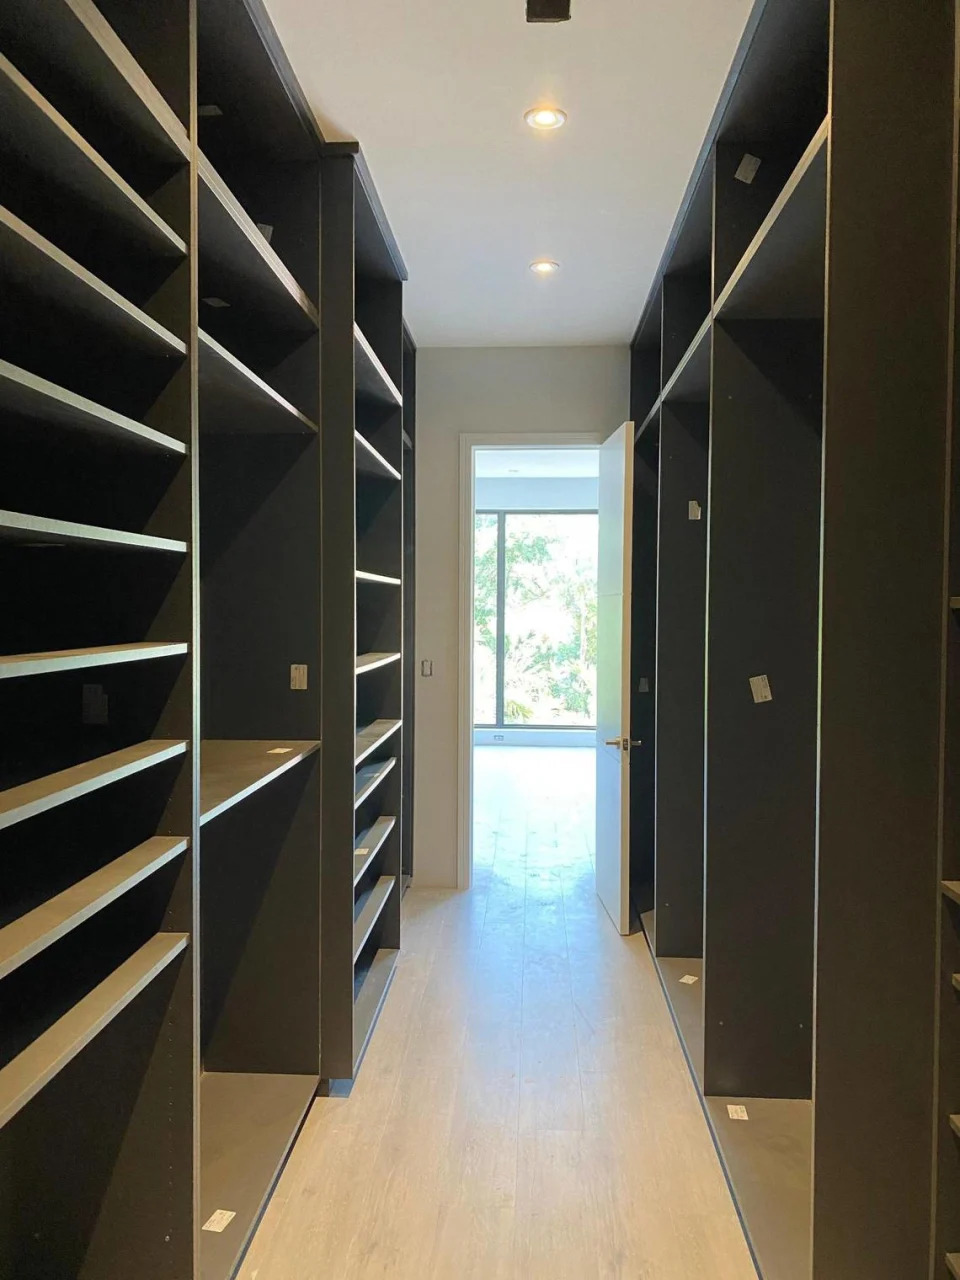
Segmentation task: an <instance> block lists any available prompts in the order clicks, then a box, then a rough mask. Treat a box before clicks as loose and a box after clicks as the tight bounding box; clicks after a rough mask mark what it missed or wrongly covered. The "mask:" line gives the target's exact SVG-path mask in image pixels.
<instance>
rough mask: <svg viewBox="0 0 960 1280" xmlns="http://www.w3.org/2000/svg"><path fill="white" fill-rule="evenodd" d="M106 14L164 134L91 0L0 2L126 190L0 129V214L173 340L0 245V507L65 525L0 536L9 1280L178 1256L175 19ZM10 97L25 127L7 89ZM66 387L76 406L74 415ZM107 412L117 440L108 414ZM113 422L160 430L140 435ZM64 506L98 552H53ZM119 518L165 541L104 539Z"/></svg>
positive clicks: (186, 557)
mask: <svg viewBox="0 0 960 1280" xmlns="http://www.w3.org/2000/svg"><path fill="white" fill-rule="evenodd" d="M104 11H105V13H106V16H107V18H108V19H109V18H110V17H112V16H116V17H118V18H122V19H123V21H122V23H121V31H120V35H121V36H122V37H123V38H124V39H125V40H126V41H127V44H128V45H129V46H130V47H131V48H132V49H133V50H134V53H135V54H136V55H137V56H140V55H142V54H143V53H144V51H145V50H147V49H148V48H149V47H150V46H152V47H153V52H154V55H155V57H154V58H153V59H152V60H151V59H149V58H146V59H145V60H144V65H146V66H147V70H148V72H149V74H151V75H153V76H155V77H156V83H157V84H158V86H159V90H160V95H161V97H160V104H161V105H160V107H159V108H158V109H159V110H160V111H161V112H162V113H166V114H165V115H164V119H165V120H168V121H169V127H170V129H172V130H174V131H175V135H176V136H175V137H174V136H173V134H171V133H169V132H166V126H158V127H157V129H156V133H155V135H154V138H153V141H152V142H151V141H148V140H147V138H146V134H145V132H143V131H141V125H142V122H143V121H145V120H147V118H148V117H149V115H150V112H149V111H148V110H145V109H144V108H143V107H142V101H143V98H142V95H144V94H145V93H148V92H150V91H151V89H152V87H151V86H150V85H149V82H148V81H147V80H146V77H145V76H144V75H143V73H142V71H141V70H140V69H139V68H137V67H134V71H135V74H134V75H133V76H132V79H131V80H130V81H128V90H127V91H126V92H125V93H124V94H121V95H120V97H119V99H118V101H117V102H116V103H115V105H114V107H113V109H112V110H105V109H104V105H103V97H102V93H103V86H104V84H106V83H107V82H108V81H109V80H110V75H111V71H110V67H111V63H110V56H111V55H110V49H109V47H108V46H107V45H106V44H105V43H103V42H101V40H100V39H99V36H98V34H97V31H96V30H93V31H91V29H90V27H89V26H88V25H85V23H86V22H88V21H89V20H90V19H91V18H95V19H97V20H98V21H102V19H100V15H99V14H97V13H96V12H95V11H92V6H89V7H87V6H78V7H77V15H79V16H77V15H66V14H64V13H61V12H54V6H51V5H49V4H40V3H38V4H35V5H30V6H27V7H24V6H21V5H19V4H18V3H12V4H11V5H10V6H5V7H4V13H3V14H2V15H0V53H2V54H3V55H4V56H5V57H6V58H8V59H9V60H10V62H12V63H14V65H15V67H16V71H15V72H13V73H8V71H7V69H6V68H4V71H3V76H4V79H5V82H8V81H10V78H11V76H13V77H14V79H15V77H16V76H17V75H19V76H20V77H23V78H25V79H26V80H27V81H28V82H29V87H30V91H31V92H32V93H34V94H36V93H39V94H41V95H43V96H44V97H46V98H47V100H48V101H51V102H52V103H53V105H54V106H55V108H56V110H58V111H59V112H60V113H61V114H62V115H63V117H64V118H65V119H66V120H67V121H68V122H69V123H70V124H72V125H73V126H74V127H75V128H78V129H79V130H80V131H81V133H84V132H85V130H86V127H87V125H89V126H90V130H89V136H85V141H86V143H88V144H89V145H92V146H95V147H97V148H99V149H100V152H101V154H102V155H103V156H104V158H105V159H106V161H107V163H108V164H112V165H114V166H115V167H116V168H117V169H119V170H120V171H121V173H123V175H124V176H125V177H126V178H127V179H128V181H130V183H131V184H132V187H133V190H134V192H135V195H134V196H131V197H129V198H127V199H118V200H113V198H112V192H111V189H110V187H111V184H113V186H116V183H115V182H114V180H113V178H112V177H111V178H110V179H109V180H105V181H104V183H103V185H102V187H101V188H99V189H94V187H93V186H92V185H90V186H86V187H85V186H84V185H83V184H82V183H81V184H79V185H72V179H71V175H70V174H69V173H66V172H64V171H63V170H62V169H61V168H60V167H58V166H57V165H56V164H54V163H53V162H52V161H51V155H50V154H49V153H48V152H47V151H45V150H44V148H42V147H37V148H22V147H21V148H20V149H19V150H18V149H17V148H16V146H14V147H13V148H12V150H11V149H9V145H8V144H9V142H10V136H11V135H10V133H9V131H8V132H6V135H5V136H6V142H5V144H4V146H5V148H7V149H6V150H5V152H4V155H3V157H2V159H0V204H2V205H4V206H6V207H11V208H14V209H16V210H19V216H21V217H23V219H24V220H25V221H26V222H27V224H28V226H30V227H31V228H32V229H33V230H36V231H38V232H39V233H40V234H42V235H45V236H46V237H47V238H48V239H50V240H51V241H52V242H53V244H54V245H55V246H56V248H57V249H59V250H60V251H61V252H63V253H66V254H68V255H69V256H71V257H73V258H75V259H76V260H77V261H78V262H79V263H80V266H81V267H84V268H86V269H87V270H88V271H92V272H93V273H94V274H95V275H99V276H100V277H101V278H102V279H104V280H105V281H106V282H107V283H111V284H113V287H115V288H116V289H118V290H119V292H120V294H121V295H122V298H123V299H124V300H125V302H126V303H132V304H133V306H134V307H140V308H142V310H143V312H144V313H146V314H147V315H148V316H149V317H151V318H152V319H153V320H156V321H159V322H160V323H161V324H162V325H163V326H164V328H165V329H166V330H167V331H168V334H169V335H172V337H173V339H174V341H175V342H176V343H177V346H176V348H174V347H173V346H172V345H169V344H168V349H167V350H166V351H160V350H159V349H154V351H152V352H150V353H148V352H147V350H146V349H145V347H144V346H143V345H142V342H141V341H140V340H139V339H138V335H137V332H136V330H135V329H131V328H126V329H123V328H122V327H121V326H120V325H119V321H120V317H121V312H122V310H123V308H124V303H120V304H118V305H117V307H116V308H115V310H114V313H113V315H111V314H109V313H108V312H102V311H101V312H98V313H94V312H93V311H92V310H88V304H89V305H92V291H91V292H90V293H88V294H86V295H84V294H83V292H82V291H81V292H80V293H78V294H77V295H76V296H77V299H78V300H77V302H76V304H75V305H74V307H73V308H71V307H68V306H65V305H64V304H63V301H62V298H61V296H60V293H59V291H55V292H54V293H52V295H50V296H49V297H45V298H42V299H41V298H40V297H39V296H36V295H35V294H34V292H33V290H34V285H35V283H36V279H37V278H36V277H28V279H27V282H26V284H22V285H19V286H17V285H15V284H14V283H13V282H12V281H10V280H8V279H7V273H8V272H9V269H10V266H11V262H10V261H9V260H7V261H5V262H4V264H3V266H2V267H0V273H2V274H3V276H4V282H3V283H0V292H2V293H3V294H4V297H5V304H6V305H5V307H4V311H5V315H4V319H3V321H2V322H0V360H3V361H5V362H8V363H9V365H11V366H14V368H13V370H12V372H11V370H10V369H9V368H7V369H6V370H5V378H4V382H3V386H2V389H0V448H2V451H3V452H4V453H5V454H6V455H8V456H9V457H17V458H18V461H19V462H20V465H18V466H17V467H10V468H8V470H7V473H6V474H5V477H4V481H3V485H4V495H3V504H2V505H4V506H5V507H6V508H8V509H11V510H14V511H19V512H22V513H25V514H27V515H28V516H36V517H46V518H47V519H52V520H58V521H62V522H63V525H62V531H63V534H64V536H63V537H62V538H61V539H58V540H57V541H58V542H59V545H52V546H49V547H46V548H38V547H37V546H32V547H31V546H30V545H25V544H24V543H23V542H22V541H21V542H20V543H18V542H17V540H16V539H14V540H12V541H11V540H7V541H5V543H4V547H3V551H2V555H0V617H2V620H0V663H3V664H6V663H8V662H9V661H10V655H15V654H17V653H26V654H29V653H34V652H38V651H40V652H46V653H47V654H48V656H49V665H46V666H41V667H40V668H39V669H38V670H37V671H36V673H35V674H32V675H30V676H25V677H20V678H18V676H17V673H16V671H12V670H9V669H5V670H4V672H3V674H4V675H5V676H10V677H12V678H8V679H4V680H3V681H2V682H0V698H2V703H3V712H2V714H0V726H2V728H0V812H2V814H3V817H2V819H0V859H2V861H3V865H4V875H3V884H2V887H0V954H2V957H3V959H2V967H0V974H2V976H0V1024H2V1027H3V1031H2V1034H0V1061H2V1066H0V1220H2V1223H3V1226H2V1227H0V1274H2V1275H4V1276H10V1277H14V1276H16V1277H17V1280H74V1277H76V1276H79V1275H83V1276H85V1277H89V1280H112V1277H115V1276H118V1275H134V1274H136V1275H140V1276H144V1277H147V1278H148V1280H175V1278H179V1277H183V1276H189V1275H192V1274H193V1273H194V1261H195V1258H194V1225H195V1224H194V1193H193V1188H194V1136H195V1124H196V1071H195V1058H194V1052H195V1035H194V1030H195V1021H194V1016H195V999H196V990H195V973H196V967H195V958H196V951H195V947H194V945H193V942H192V939H193V937H194V925H195V903H196V803H195V801H196V785H197V760H196V756H195V753H194V751H193V749H192V747H193V743H194V742H195V741H196V729H197V711H196V688H197V667H196V661H197V651H196V639H197V619H196V617H195V611H194V600H195V594H194V591H195V575H196V560H195V556H194V552H193V547H194V533H195V527H194V519H195V483H194V473H193V461H192V455H193V445H194V439H195V426H196V422H195V363H194V351H193V344H192V332H193V326H194V312H193V307H194V299H195V288H194V282H195V276H194V271H195V252H194V251H195V244H194V205H193V200H192V187H191V181H190V175H191V170H190V163H189V161H190V140H189V130H190V123H191V122H190V99H191V85H192V76H193V47H194V38H195V33H194V6H193V4H192V3H190V2H189V0H176V2H175V3H173V4H171V5H169V6H166V8H165V12H164V17H163V21H162V22H161V23H160V25H159V29H157V28H156V27H155V25H154V16H155V15H152V14H151V13H149V12H148V11H147V8H146V7H145V6H136V5H132V6H128V7H127V10H126V11H125V12H124V13H123V14H122V15H118V14H113V6H111V5H109V4H105V5H104ZM68 31H69V32H70V34H68ZM73 51H76V53H77V55H78V56H77V57H76V59H74V58H73V57H72V56H71V54H72V53H73ZM121 53H123V50H122V46H121ZM81 55H82V56H81ZM91 66H97V67H98V68H99V69H100V70H99V71H98V73H97V77H96V78H94V79H91V78H89V77H90V69H91ZM5 88H6V83H5ZM18 95H19V96H18ZM13 99H14V100H15V101H16V103H17V105H16V107H14V108H12V112H22V113H23V114H22V116H21V117H19V120H20V121H21V122H23V123H25V124H27V125H28V126H29V124H30V121H31V119H32V117H31V116H30V111H31V110H32V108H31V106H30V99H29V98H28V96H27V95H25V94H23V93H22V92H21V91H20V90H15V91H14V93H13ZM171 108H172V109H171ZM13 119H14V128H16V123H17V119H16V117H14V118H13ZM149 130H150V126H147V129H146V132H149ZM159 156H162V159H158V157H159ZM160 188H162V192H163V194H162V196H160V197H159V198H157V196H158V190H159V189H160ZM141 198H142V199H143V200H144V201H145V202H146V205H147V206H149V207H151V208H153V209H154V210H155V211H156V212H157V213H158V214H159V218H160V219H161V220H162V221H161V222H159V223H158V224H157V227H158V229H157V234H156V236H155V237H154V238H153V239H152V240H151V239H150V236H149V235H138V234H136V233H134V232H132V231H131V230H130V222H129V219H130V218H131V217H139V214H131V209H132V206H133V205H134V204H135V203H136V201H137V200H138V199H141ZM101 200H104V201H106V202H107V205H108V208H107V209H106V211H104V210H103V209H101V208H100V207H99V204H100V201H101ZM108 246H109V252H105V249H106V248H107V247H108ZM18 289H22V294H20V295H19V296H20V300H21V302H22V309H21V308H20V307H15V306H14V305H13V304H14V303H15V300H16V299H17V297H18V292H17V290H18ZM142 332H143V330H142V329H141V333H142ZM165 341H167V340H165ZM37 379H40V380H41V381H39V382H38V381H37ZM17 388H19V390H17ZM78 395H80V396H86V397H88V398H89V399H90V400H92V401H95V403H94V404H92V405H91V406H90V407H89V408H83V409H79V410H78V402H77V401H76V399H75V397H76V396H78ZM111 411H112V412H114V413H120V414H124V415H125V416H126V418H127V419H128V421H129V428H124V429H121V430H115V429H113V428H112V425H111V423H110V422H109V421H108V419H109V418H110V414H111ZM138 424H140V425H142V426H143V427H146V428H149V429H150V430H151V431H152V432H156V433H159V434H158V435H151V434H150V433H149V432H147V433H146V435H145V437H140V436H139V434H138V433H139V429H140V426H139V425H138ZM74 521H78V522H80V523H82V524H86V525H92V526H97V527H99V528H101V529H103V530H104V531H105V535H106V541H104V542H102V543H101V545H99V546H95V547H86V548H84V547H81V546H79V545H77V544H76V543H75V542H73V541H72V540H71V534H72V532H73V530H74V528H75V526H73V522H74ZM117 531H119V532H117ZM126 533H130V534H134V535H140V534H144V535H148V536H156V537H161V538H165V539H171V540H173V542H172V543H171V544H170V549H169V550H167V551H163V552H161V551H157V550H151V549H148V548H147V547H143V546H141V547H137V546H129V545H128V546H127V547H126V549H123V550H121V549H119V546H118V545H116V544H118V543H119V541H122V539H123V535H124V534H126ZM26 542H27V543H29V538H28V539H26ZM112 542H113V543H114V544H115V545H111V543H112ZM120 645H136V646H153V645H159V646H167V645H172V646H175V650H174V651H172V652H171V654H170V656H165V657H161V656H155V657H145V658H144V659H143V660H141V661H132V660H130V661H127V660H123V655H121V660H120V661H117V662H113V661H111V660H110V659H109V658H107V657H106V656H105V657H104V660H103V665H101V664H100V663H99V662H98V659H97V655H96V649H98V648H102V649H106V650H111V649H113V648H114V647H115V646H120ZM88 646H91V647H92V648H93V651H92V652H89V651H87V647H88ZM73 650H78V651H80V653H79V654H77V655H76V656H75V657H73V656H71V655H70V653H65V652H64V651H73ZM50 651H52V653H51V652H50ZM94 708H95V710H94ZM18 738H19V739H20V740H21V743H27V744H29V749H27V750H24V749H23V748H22V745H21V744H20V743H18V742H17V739H18ZM139 743H144V744H152V745H153V747H154V748H159V747H163V749H164V754H165V755H166V756H167V758H166V760H165V761H164V762H163V763H158V764H155V765H153V766H152V767H148V768H145V769H143V770H141V771H139V772H136V773H135V772H134V771H133V769H132V767H131V766H130V764H129V763H127V762H125V759H126V760H129V759H130V757H126V748H128V747H133V748H135V749H136V744H139ZM110 753H116V754H114V755H113V756H112V759H113V762H114V769H115V780H114V781H113V782H112V783H110V784H109V785H103V786H99V787H94V788H93V789H92V790H89V791H88V792H87V794H86V795H83V796H81V797H76V796H75V797H74V798H72V799H71V798H70V792H69V782H68V779H67V778H62V779H61V781H60V783H59V785H58V780H57V776H56V772H55V771H56V770H58V769H63V768H70V767H72V766H78V765H80V764H82V763H84V762H87V767H88V769H90V770H91V771H92V773H93V775H96V773H97V771H99V770H100V769H101V768H103V769H105V768H106V758H108V757H109V756H110ZM68 776H69V775H68ZM24 782H26V783H28V784H29V785H32V786H34V787H35V788H36V789H37V791H38V792H40V793H44V794H46V795H47V797H48V800H49V807H48V808H47V809H46V811H45V812H33V813H30V812H29V811H23V812H18V810H17V804H18V801H17V797H18V796H19V795H20V794H21V788H20V784H22V783H24ZM61 788H62V789H61ZM134 866H136V867H137V868H138V870H137V873H136V874H137V875H138V876H139V881H138V882H137V881H135V879H134V872H133V868H134ZM108 890H109V891H112V892H114V893H115V895H116V896H115V897H114V899H113V901H112V902H110V903H109V904H107V903H106V902H105V901H104V897H103V896H102V895H105V894H106V893H107V892H108ZM68 892H69V893H71V894H73V895H74V897H73V902H74V910H76V903H77V902H78V901H81V902H84V903H85V905H84V908H83V910H82V911H80V913H79V916H78V917H74V918H73V919H72V920H71V922H70V924H69V926H68V927H67V928H66V929H64V930H63V932H62V934H61V935H60V936H59V937H56V936H53V935H52V934H51V933H49V932H47V930H48V929H49V927H50V922H51V921H52V920H53V919H56V918H57V917H58V916H59V915H61V914H62V913H64V912H65V911H66V899H64V898H61V896H60V895H62V894H65V893H68ZM38 908H45V909H46V911H47V912H48V913H49V914H48V915H47V917H46V918H45V919H44V918H42V917H40V916H39V915H37V914H34V913H36V912H37V910H38ZM27 944H29V945H28V949H27V950H26V951H23V950H21V948H23V947H24V946H25V945H27ZM97 1013H99V1015H100V1017H101V1019H102V1020H101V1021H99V1022H97V1021H96V1018H97ZM23 1085H26V1088H25V1089H24V1088H23Z"/></svg>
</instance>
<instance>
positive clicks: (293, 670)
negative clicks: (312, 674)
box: [290, 662, 307, 689]
mask: <svg viewBox="0 0 960 1280" xmlns="http://www.w3.org/2000/svg"><path fill="white" fill-rule="evenodd" d="M306 687H307V664H306V663H305V662H292V663H291V664H290V688H291V689H306Z"/></svg>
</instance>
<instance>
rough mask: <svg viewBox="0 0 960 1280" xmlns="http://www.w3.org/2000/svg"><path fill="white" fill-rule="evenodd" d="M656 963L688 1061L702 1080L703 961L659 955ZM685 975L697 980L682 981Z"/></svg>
mask: <svg viewBox="0 0 960 1280" xmlns="http://www.w3.org/2000/svg"><path fill="white" fill-rule="evenodd" d="M652 949H653V948H652V947H651V950H652ZM656 965H657V968H658V969H659V971H660V981H661V983H662V985H663V990H664V994H665V995H666V997H667V1002H668V1003H669V1005H670V1012H671V1013H672V1015H673V1021H674V1025H675V1026H676V1028H677V1034H678V1035H679V1037H680V1043H681V1045H682V1046H683V1050H684V1053H685V1054H686V1057H687V1062H688V1064H689V1066H690V1069H691V1070H692V1072H693V1074H694V1075H695V1076H696V1078H697V1080H698V1081H702V1080H703V961H702V960H700V959H697V958H695V957H684V958H678V957H675V956H659V957H657V960H656ZM682 978H696V979H697V981H696V982H682V981H681V979H682Z"/></svg>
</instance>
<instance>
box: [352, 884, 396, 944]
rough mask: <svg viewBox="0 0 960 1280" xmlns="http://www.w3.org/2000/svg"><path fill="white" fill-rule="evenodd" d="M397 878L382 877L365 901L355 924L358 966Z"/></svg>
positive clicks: (354, 938) (354, 942) (354, 940)
mask: <svg viewBox="0 0 960 1280" xmlns="http://www.w3.org/2000/svg"><path fill="white" fill-rule="evenodd" d="M395 884H396V877H394V876H381V877H380V879H379V880H378V881H377V883H376V884H375V885H374V886H373V888H372V889H371V890H370V892H369V893H368V894H367V896H366V897H365V898H364V900H363V904H362V906H361V907H360V912H359V914H358V915H357V917H356V919H355V920H354V922H353V963H354V964H356V963H357V960H358V959H359V957H360V952H361V951H362V950H363V948H364V947H365V946H366V945H367V939H368V938H369V937H370V935H371V933H373V930H374V928H375V927H376V923H377V921H378V920H379V919H380V915H381V913H382V911H383V909H384V907H385V906H386V905H387V899H388V898H389V897H390V894H391V893H392V892H393V886H394V885H395Z"/></svg>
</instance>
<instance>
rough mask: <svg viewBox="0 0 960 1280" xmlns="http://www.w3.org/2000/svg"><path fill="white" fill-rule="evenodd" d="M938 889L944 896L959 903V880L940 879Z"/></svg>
mask: <svg viewBox="0 0 960 1280" xmlns="http://www.w3.org/2000/svg"><path fill="white" fill-rule="evenodd" d="M940 889H941V891H942V892H943V896H944V897H945V898H950V900H951V901H952V902H956V903H960V880H941V882H940Z"/></svg>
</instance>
